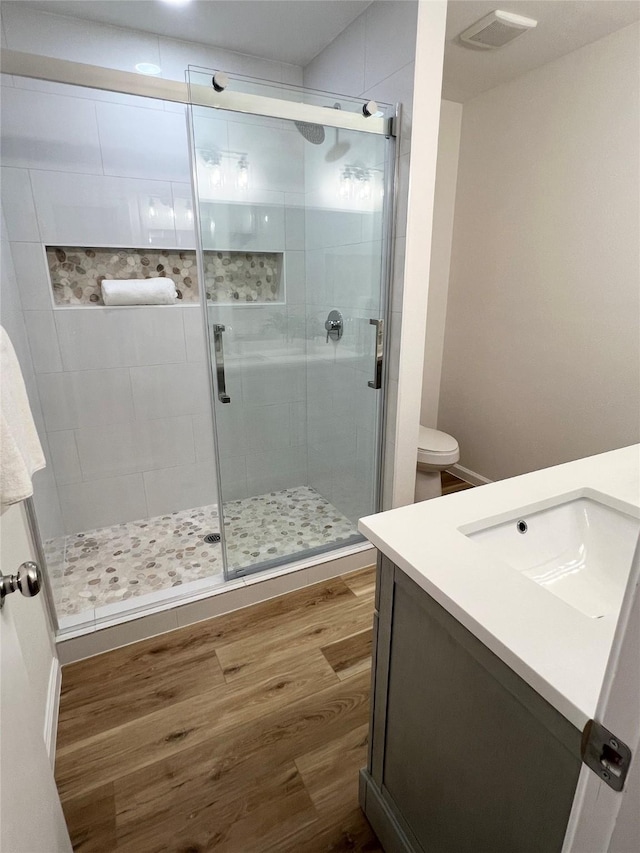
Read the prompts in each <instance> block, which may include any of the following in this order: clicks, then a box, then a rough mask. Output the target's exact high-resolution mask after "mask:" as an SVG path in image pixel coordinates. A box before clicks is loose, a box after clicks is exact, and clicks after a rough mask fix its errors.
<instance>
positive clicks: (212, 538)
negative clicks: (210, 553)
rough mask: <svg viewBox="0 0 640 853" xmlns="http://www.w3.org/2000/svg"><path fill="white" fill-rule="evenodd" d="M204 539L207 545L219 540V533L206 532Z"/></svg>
mask: <svg viewBox="0 0 640 853" xmlns="http://www.w3.org/2000/svg"><path fill="white" fill-rule="evenodd" d="M204 541H205V542H206V543H207V544H208V545H213V544H214V542H219V541H220V534H219V533H207V535H206V536H205V537H204Z"/></svg>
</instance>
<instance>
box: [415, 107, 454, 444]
mask: <svg viewBox="0 0 640 853" xmlns="http://www.w3.org/2000/svg"><path fill="white" fill-rule="evenodd" d="M461 124H462V104H456V103H454V102H453V101H445V100H443V101H442V103H441V105H440V131H439V133H438V162H437V165H436V189H435V196H434V202H433V229H432V232H431V270H430V272H429V299H428V303H427V331H426V340H425V347H424V370H423V374H422V405H421V408H420V423H421V424H422V425H423V426H428V427H432V428H434V429H435V428H436V427H437V425H438V402H439V399H440V377H441V374H442V356H443V352H444V330H445V321H446V314H447V293H448V290H449V268H450V263H451V244H452V242H453V216H454V210H455V203H456V185H457V181H458V155H459V152H460V129H461Z"/></svg>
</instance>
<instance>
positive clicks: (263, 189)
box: [189, 69, 393, 578]
mask: <svg viewBox="0 0 640 853" xmlns="http://www.w3.org/2000/svg"><path fill="white" fill-rule="evenodd" d="M213 74H214V72H213V71H211V70H201V69H190V72H189V82H190V89H191V91H192V92H195V93H198V92H199V93H200V94H199V95H198V94H195V95H194V97H193V98H192V100H194V101H196V102H201V101H202V100H203V99H204V98H203V95H202V92H203V91H204V92H205V93H207V94H208V95H209V97H210V98H211V100H212V101H213V102H214V103H215V106H211V107H202V106H194V107H193V108H192V145H193V153H194V179H195V189H196V198H197V209H198V222H199V237H200V244H201V246H200V253H199V256H200V263H201V269H202V272H201V278H202V280H203V281H205V284H206V287H205V295H206V299H203V306H204V307H205V312H206V326H207V335H208V341H209V351H210V353H211V376H212V379H213V386H212V390H213V399H214V407H215V423H216V430H215V435H216V458H217V465H216V469H217V472H218V494H219V508H220V515H221V519H222V521H223V523H222V525H221V535H222V548H223V559H224V565H225V572H226V577H228V578H232V577H237V576H239V575H243V574H247V573H249V572H255V571H260V570H262V569H265V568H269V567H272V566H276V565H281V564H283V563H289V562H291V561H292V560H300V559H304V558H308V557H313V556H315V555H317V554H321V553H323V552H326V551H330V550H333V549H335V548H337V547H345V546H348V545H351V544H356V543H358V542H361V541H362V537H361V536H360V534H359V533H358V531H357V529H356V525H357V520H358V518H360V517H361V516H363V515H367V514H369V513H371V512H374V511H375V510H376V507H377V505H378V496H379V479H380V476H379V475H380V471H379V463H380V447H381V436H380V429H381V422H382V421H381V413H382V405H383V389H382V355H383V344H384V313H385V308H386V306H385V296H386V279H387V277H386V275H385V273H386V257H387V243H386V241H387V239H388V234H387V233H385V227H384V226H385V221H386V220H385V215H384V209H385V203H386V204H387V205H388V203H389V194H388V192H386V190H387V183H386V180H385V178H386V175H387V174H388V170H389V168H390V166H391V165H392V153H393V152H392V145H391V143H390V138H389V134H388V130H389V122H388V121H387V122H385V121H384V119H383V118H382V115H383V113H382V110H380V108H379V107H378V106H377V105H375V107H374V106H373V105H372V107H371V108H372V109H376V111H379V113H378V115H368V116H365V114H364V113H363V106H364V105H363V103H362V101H351V100H349V99H344V98H341V99H340V100H336V99H335V97H332V96H326V95H322V94H319V93H311V92H304V91H302V90H297V89H288V88H278V87H274V86H273V84H271V85H267V84H260V83H257V82H256V81H255V80H247V79H240V78H233V79H232V80H231V81H230V82H229V84H228V86H227V88H226V89H224V90H223V91H221V92H218V91H216V89H215V86H212V80H213V81H214V83H215V78H214V77H213ZM209 93H210V94H209ZM365 109H366V107H365Z"/></svg>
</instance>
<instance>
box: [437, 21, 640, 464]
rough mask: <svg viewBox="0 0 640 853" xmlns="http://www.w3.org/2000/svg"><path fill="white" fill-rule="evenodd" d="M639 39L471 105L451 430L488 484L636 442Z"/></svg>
mask: <svg viewBox="0 0 640 853" xmlns="http://www.w3.org/2000/svg"><path fill="white" fill-rule="evenodd" d="M639 36H640V30H639V27H638V25H632V26H630V27H627V28H625V29H622V30H619V31H618V32H616V33H613V34H612V35H610V36H608V37H606V38H604V39H601V40H600V41H597V42H594V43H593V44H590V45H587V46H586V47H584V48H581V49H580V50H577V51H575V52H574V53H571V54H568V55H566V56H564V57H562V58H561V59H558V60H557V61H555V62H552V63H549V64H548V65H545V66H543V67H541V68H538V69H536V70H535V71H532V72H531V73H529V74H526V75H524V76H523V77H520V78H518V79H516V80H513V81H511V82H509V83H507V84H504V85H502V86H499V87H497V88H495V89H492V90H491V91H489V92H486V93H484V94H482V95H480V96H478V97H477V98H474V99H473V100H471V101H469V102H467V103H465V105H464V111H463V120H462V139H461V146H460V170H459V175H458V191H457V199H456V211H455V226H454V240H453V252H452V261H451V278H450V286H449V299H448V309H447V324H446V339H445V352H444V365H443V374H442V390H441V397H440V414H439V422H438V423H439V427H440V428H441V429H444V430H446V431H447V432H450V433H451V434H453V435H455V436H456V437H457V438H458V440H459V442H460V448H461V454H462V455H461V464H462V465H463V466H465V467H467V468H469V469H471V470H472V471H475V472H476V473H479V474H481V475H484V476H486V477H488V478H489V479H492V480H493V479H500V478H503V477H510V476H514V475H517V474H521V473H523V472H526V471H531V470H534V469H537V468H542V467H545V466H549V465H555V464H557V463H560V462H566V461H568V460H571V459H575V458H579V457H582V456H588V455H591V454H595V453H599V452H602V451H605V450H609V449H612V448H616V447H620V446H623V445H628V444H631V443H634V442H636V441H638V433H639V424H638V420H639V412H640V398H639V394H640V375H639V370H640V336H639V335H638V329H639V321H640V306H639V298H640V289H639V287H638V281H639V270H638V257H639V253H638V233H639V223H640V211H639V200H640V180H639V169H640V147H639V146H640V138H639V136H638V127H639V126H640V118H639V115H638V110H639V105H640V97H639V94H640V93H639V91H638V74H637V72H638V53H637V50H638V41H639Z"/></svg>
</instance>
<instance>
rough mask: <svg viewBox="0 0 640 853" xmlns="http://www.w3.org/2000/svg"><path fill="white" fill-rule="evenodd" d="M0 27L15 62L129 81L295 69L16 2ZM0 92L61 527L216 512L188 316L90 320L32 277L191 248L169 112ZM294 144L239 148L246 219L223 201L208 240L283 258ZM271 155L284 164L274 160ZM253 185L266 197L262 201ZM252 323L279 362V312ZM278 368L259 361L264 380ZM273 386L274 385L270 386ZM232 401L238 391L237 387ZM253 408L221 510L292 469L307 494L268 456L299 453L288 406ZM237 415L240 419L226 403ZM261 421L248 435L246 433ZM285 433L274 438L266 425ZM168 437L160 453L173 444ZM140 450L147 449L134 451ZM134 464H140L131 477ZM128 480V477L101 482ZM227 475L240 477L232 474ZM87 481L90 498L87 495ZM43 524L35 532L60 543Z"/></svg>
mask: <svg viewBox="0 0 640 853" xmlns="http://www.w3.org/2000/svg"><path fill="white" fill-rule="evenodd" d="M3 22H4V23H5V24H6V27H7V30H8V31H9V33H10V35H9V37H8V46H9V47H10V48H11V49H15V50H23V51H28V52H33V53H41V54H43V55H50V56H59V57H61V58H65V59H72V60H76V61H81V62H88V63H92V64H99V65H103V66H105V67H113V68H119V69H122V70H129V71H132V70H133V65H134V64H135V63H136V62H140V61H143V60H144V61H153V62H158V61H160V63H161V64H162V67H163V76H165V77H168V78H172V79H180V80H182V79H184V69H185V68H186V65H187V64H200V65H210V66H211V65H213V66H215V67H224V68H225V69H227V70H228V71H230V72H231V73H239V74H244V75H255V76H258V77H262V78H268V79H273V80H276V81H283V82H290V83H293V84H301V83H302V70H301V69H300V68H296V67H294V66H289V65H286V64H283V63H273V62H268V61H265V60H261V59H257V58H254V57H248V56H243V55H239V54H233V53H231V52H228V51H224V50H218V49H213V48H208V47H203V46H201V45H191V44H188V43H184V42H176V41H174V40H171V39H157V38H155V37H153V36H148V35H146V34H141V33H129V32H127V31H125V30H121V29H119V28H115V27H108V26H102V25H94V24H90V23H88V22H77V21H73V20H70V19H67V18H64V17H60V16H57V15H51V14H47V13H41V12H35V11H33V10H30V9H27V8H24V7H23V8H15V7H4V8H3ZM143 54H144V56H143ZM141 57H142V59H141ZM3 85H5V86H6V87H7V88H6V89H5V92H7V93H8V96H7V98H6V110H5V112H4V114H3V119H4V121H3V128H2V129H3V143H4V145H3V148H4V149H5V150H6V151H7V152H8V155H9V156H8V159H7V160H6V162H5V163H4V166H5V168H3V195H4V197H5V199H6V201H7V203H8V207H9V210H10V215H9V222H8V226H9V236H10V239H11V240H13V241H14V246H15V249H16V256H17V257H18V258H19V262H18V270H19V276H20V278H19V282H20V291H21V295H22V299H23V306H22V307H23V308H25V309H27V310H26V311H25V315H24V316H25V323H26V325H27V328H28V330H29V332H30V334H29V339H30V342H31V345H32V348H33V351H34V359H35V363H36V371H37V373H38V377H37V383H38V387H39V390H40V394H41V395H42V398H43V399H44V400H45V409H46V420H45V418H43V417H40V422H41V423H42V424H43V427H42V432H43V434H44V435H45V438H46V436H47V435H51V436H55V438H54V439H53V442H52V444H53V448H54V449H53V451H52V454H51V456H52V463H53V464H52V466H51V470H52V471H53V472H55V474H56V480H53V478H52V482H53V485H54V490H55V484H56V482H57V484H58V486H59V487H60V488H61V489H62V495H61V497H62V515H63V516H64V529H65V531H66V532H76V531H78V530H82V529H87V528H91V527H96V526H102V525H104V524H110V523H113V522H114V521H118V520H129V519H131V518H139V517H143V516H145V515H147V513H148V512H149V511H151V509H150V508H153V511H154V512H156V511H157V512H164V511H169V510H177V509H181V508H184V507H185V506H190V505H195V504H203V503H206V504H209V503H213V502H215V500H216V496H215V486H214V483H215V472H214V469H213V442H212V423H211V415H210V413H209V412H208V410H207V406H208V400H209V389H208V378H207V376H206V371H205V341H204V336H203V332H202V328H203V327H202V321H201V316H200V309H199V308H197V307H193V308H179V309H173V308H171V309H162V308H159V309H113V310H110V311H102V310H101V311H100V312H99V316H97V314H96V313H94V315H93V316H92V315H91V314H90V313H89V312H88V311H86V310H82V309H80V310H68V309H67V310H56V311H54V310H52V305H51V299H50V294H49V285H48V280H47V277H46V270H43V269H42V266H41V262H42V244H43V243H53V244H55V243H65V242H71V243H72V244H75V245H83V244H84V245H91V244H93V243H95V244H97V245H116V246H117V245H121V246H130V247H138V246H144V245H164V246H176V247H181V248H193V247H194V246H195V235H194V231H193V218H194V217H193V211H192V198H191V187H190V184H189V183H188V181H189V163H188V148H187V142H186V117H185V114H184V113H185V110H184V108H183V107H181V106H180V105H176V104H162V103H160V102H156V101H153V100H151V99H143V98H134V97H129V96H124V95H119V94H115V93H108V92H97V91H91V90H87V89H82V88H80V87H71V86H62V85H58V84H51V83H46V82H43V81H37V80H28V79H26V78H13V79H7V78H4V79H3ZM266 123H267V124H268V122H266ZM211 124H212V125H218V126H220V125H222V128H221V129H222V133H223V135H224V139H225V140H226V141H225V144H224V147H225V148H228V147H229V138H230V137H232V138H233V140H234V142H235V143H237V144H241V143H242V145H245V147H251V146H253V147H254V148H255V144H256V143H255V139H256V136H257V134H256V131H255V128H253V129H250V127H249V125H248V124H247V122H246V121H245V122H242V121H239V122H237V123H234V126H233V127H230V128H229V127H228V126H227V123H226V122H222V123H220V122H217V121H215V120H214V121H212V122H211ZM25 128H26V132H25ZM69 129H70V131H71V132H70V133H69ZM261 132H262V131H261ZM65 134H66V136H65ZM296 136H297V134H296V135H294V134H293V132H291V131H288V132H283V130H282V128H278V127H274V128H273V129H270V130H269V132H268V133H267V138H266V140H265V141H264V144H262V145H261V146H260V150H259V151H258V150H255V151H254V163H253V166H254V167H255V168H254V169H253V170H252V172H253V173H252V179H253V184H252V192H253V196H252V200H253V201H254V202H255V204H253V205H251V206H250V209H249V210H247V205H246V204H245V205H244V210H242V211H239V210H238V205H236V206H235V207H231V206H230V205H229V204H227V205H226V206H225V207H226V209H223V210H222V213H224V214H225V216H224V217H223V219H224V222H226V223H229V225H228V226H227V228H226V233H225V229H224V228H221V227H220V226H221V224H224V222H221V219H220V217H218V223H217V224H218V232H217V236H218V238H219V239H220V240H221V241H223V242H224V243H226V244H228V245H229V246H231V244H234V246H237V247H238V248H244V249H250V248H264V249H269V250H279V251H282V250H284V249H285V241H286V246H287V249H289V248H291V249H296V250H299V249H301V248H303V244H302V245H301V243H300V239H301V238H300V219H301V211H302V207H301V205H300V201H301V199H302V198H303V196H302V195H301V190H302V186H301V177H302V176H301V172H300V168H299V169H298V172H299V173H297V172H296V171H295V169H294V170H292V169H291V163H292V162H293V163H294V164H295V163H296V162H297V157H296V153H297V149H296V147H295V146H297V145H298V146H299V145H300V143H301V140H298V139H297V138H296ZM150 140H153V144H152V145H151V144H150ZM209 141H211V140H209ZM213 141H214V142H215V141H216V140H213ZM292 146H293V148H292ZM283 150H286V151H288V155H289V156H288V157H286V158H285V157H283V155H282V151H283ZM265 153H266V156H267V159H264V155H265ZM260 158H263V159H260ZM285 164H286V165H285ZM274 174H275V175H276V177H278V182H277V186H274V184H273V180H272V176H273V175H274ZM262 175H264V176H265V177H264V179H263V178H262V177H261V176H262ZM262 184H264V186H265V188H266V190H267V191H264V192H260V190H259V188H258V187H259V185H262ZM274 189H275V191H274ZM285 193H286V195H285ZM236 201H237V200H236ZM172 208H173V211H172ZM151 210H152V211H153V214H151V213H150V211H151ZM36 211H37V215H36ZM231 211H234V212H233V213H232V212H231ZM218 212H220V208H218ZM248 216H249V217H251V218H252V230H251V232H250V233H247V228H246V227H245V226H246V222H247V217H248ZM234 217H235V218H234ZM285 217H286V228H285ZM267 220H268V221H267ZM285 235H286V236H285ZM225 247H227V246H225ZM296 261H298V263H296ZM299 261H300V257H299V255H298V257H293V256H292V259H291V263H290V264H289V263H288V260H287V259H285V263H286V266H287V273H286V275H287V288H288V290H289V291H290V292H291V294H292V299H293V296H294V294H297V302H299V301H300V293H301V292H303V287H304V270H303V268H302V264H301V263H300V262H299ZM277 313H279V315H280V316H275V315H276V314H277ZM292 316H293V315H292ZM262 320H263V321H264V327H265V329H267V330H268V333H269V334H270V335H271V337H272V338H273V340H274V343H275V342H279V341H280V338H281V337H283V338H284V345H283V350H284V351H288V349H289V347H288V344H287V337H288V329H287V323H288V320H289V309H288V308H286V306H285V307H280V309H279V312H274V313H273V314H272V316H271V317H267V315H266V314H263V315H262ZM295 321H296V319H295V317H293V319H292V322H295ZM243 323H244V321H241V323H240V324H241V325H242V324H243ZM298 323H299V320H298ZM244 325H247V324H246V323H244ZM250 325H251V326H252V327H253V326H255V324H250ZM252 334H253V336H254V338H255V340H254V341H253V345H254V348H255V347H258V348H259V346H260V333H259V330H255V329H253V332H252ZM298 343H299V342H298ZM247 345H248V346H249V344H247ZM278 369H279V367H278V365H277V363H276V361H273V363H272V370H273V375H274V377H275V376H276V375H277V371H278ZM274 382H276V384H277V381H276V379H274ZM35 384H36V383H35V381H34V388H35ZM272 384H273V383H272ZM294 387H299V385H298V386H294ZM248 388H249V390H251V388H250V385H249V386H248ZM263 396H264V395H263ZM294 396H296V395H294ZM298 396H299V395H298ZM133 401H135V406H134V405H133ZM262 402H264V403H265V406H266V408H265V415H264V417H263V416H262V412H261V409H262V407H261V406H257V405H254V406H251V405H249V411H248V413H247V416H246V422H247V424H248V426H247V427H246V432H243V433H242V435H243V438H246V439H247V441H248V449H249V450H250V451H251V452H250V454H249V455H250V456H251V457H252V458H251V465H250V466H249V469H250V471H251V472H255V477H253V479H251V480H250V481H249V483H247V468H248V466H247V460H246V453H247V449H246V448H244V447H243V448H242V453H243V457H242V460H241V461H240V460H239V459H238V460H236V458H235V457H230V458H229V460H228V461H227V460H225V461H224V462H223V471H225V470H227V469H228V468H230V469H231V471H232V474H233V476H232V479H231V482H230V493H229V495H228V496H229V497H230V498H235V497H241V496H242V497H244V496H245V495H246V494H248V493H255V492H256V490H258V491H264V490H270V489H272V488H280V487H281V480H282V476H283V473H284V471H285V470H289V469H290V468H291V464H292V463H293V469H294V470H293V473H294V474H295V475H296V476H295V483H294V482H293V481H292V480H289V481H287V483H284V484H283V485H291V484H293V485H297V484H298V483H302V482H304V481H305V480H304V478H305V477H306V448H305V449H304V452H303V453H302V455H301V454H300V452H299V451H296V453H295V454H294V455H293V457H292V460H290V461H289V463H285V462H283V460H282V459H281V458H279V457H278V456H277V454H276V455H274V453H275V451H276V450H278V449H279V447H280V445H281V443H282V441H281V436H282V435H284V436H285V437H286V438H287V439H288V440H290V441H291V442H294V444H293V446H294V447H296V448H300V447H301V446H302V444H303V431H302V430H301V427H300V422H299V419H298V418H297V417H296V415H295V414H294V409H293V406H294V405H295V404H296V403H299V400H295V401H289V400H287V401H284V402H281V403H276V404H274V403H273V401H268V400H266V399H263V400H262ZM269 402H271V405H268V404H269ZM163 404H164V406H163ZM238 406H242V407H243V408H242V409H240V412H241V413H243V412H244V401H243V400H242V396H240V398H239V399H238ZM276 409H277V410H278V411H277V416H276V415H275V414H274V413H275V412H276ZM298 414H299V412H298ZM186 419H188V420H189V421H190V428H189V429H187V420H186ZM244 420H245V418H243V422H244ZM156 421H157V423H156ZM262 422H264V423H265V424H266V426H265V429H264V430H261V429H259V428H258V427H257V426H256V425H258V424H261V423H262ZM276 422H277V427H278V429H276ZM45 423H46V427H45V426H44V424H45ZM176 423H178V424H180V425H182V426H183V427H184V434H181V435H180V436H178V435H177V433H176V432H175V424H176ZM140 424H142V425H143V427H140V426H139V425H140ZM284 424H286V429H282V427H283V425H284ZM172 429H173V432H172V431H171V430H172ZM243 429H244V427H243ZM141 430H142V432H141ZM276 433H277V434H276ZM152 434H153V435H155V436H156V442H155V444H156V445H157V446H155V447H153V446H152V445H153V444H154V442H153V441H151V436H152ZM143 436H144V437H146V441H145V440H143ZM168 437H170V439H171V440H168ZM305 438H306V437H305ZM174 440H175V442H176V445H177V446H176V447H173V446H171V442H172V441H174ZM158 442H159V444H158ZM274 442H275V445H276V447H275V448H272V449H271V450H269V451H268V452H267V453H265V454H264V459H262V460H261V461H260V462H258V461H257V460H256V458H255V457H256V456H258V455H259V453H261V452H262V449H261V448H263V447H266V448H269V447H271V446H272V445H273V444H274ZM145 444H146V445H149V446H150V447H151V448H152V451H153V452H151V451H150V452H149V453H146V454H145V450H146V448H145V447H143V446H142V445H145ZM223 452H224V453H225V454H226V451H223ZM95 454H98V459H97V460H96V459H94V455H95ZM140 460H142V461H140ZM141 464H144V465H147V466H153V467H150V468H148V469H147V470H144V471H139V470H138V469H139V467H140V465H141ZM168 465H171V466H172V467H167V466H168ZM133 468H135V469H136V470H135V472H133V473H126V474H125V475H124V476H116V474H121V473H123V472H125V471H126V472H130V471H133ZM235 472H239V473H238V476H237V477H236V476H235ZM138 475H140V476H138ZM94 477H97V478H99V479H97V480H95V482H96V483H98V482H99V483H101V484H103V486H104V490H103V491H102V492H101V493H100V497H98V495H97V487H96V486H94V481H93V479H92V478H94ZM236 483H237V484H238V487H237V488H236ZM172 484H174V486H175V488H173V491H172ZM49 489H50V490H51V487H49ZM125 491H126V492H127V494H126V495H125ZM205 498H206V499H205ZM184 501H186V502H187V503H186V504H185V503H184ZM80 507H81V508H82V510H81V511H80ZM58 519H59V520H60V512H58ZM58 526H59V527H61V525H58ZM48 527H49V530H48V533H47V535H54V534H57V533H60V532H62V529H54V528H53V527H52V526H51V525H49V526H48Z"/></svg>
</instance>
